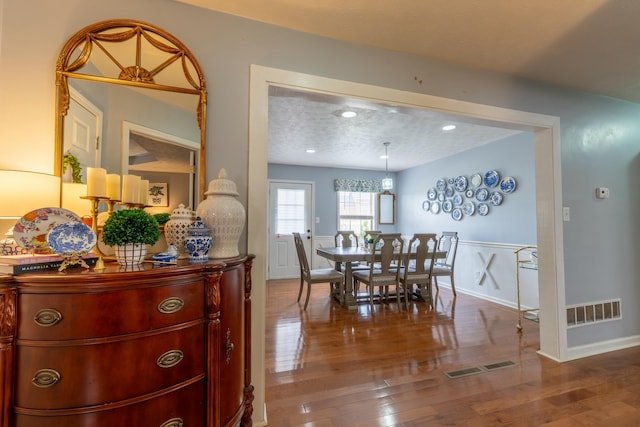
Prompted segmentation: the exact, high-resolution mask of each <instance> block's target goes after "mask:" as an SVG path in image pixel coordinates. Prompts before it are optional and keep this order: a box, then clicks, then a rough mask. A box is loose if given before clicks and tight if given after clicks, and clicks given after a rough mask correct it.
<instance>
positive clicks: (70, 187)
mask: <svg viewBox="0 0 640 427" xmlns="http://www.w3.org/2000/svg"><path fill="white" fill-rule="evenodd" d="M86 195H87V185H86V184H77V183H75V182H63V183H62V207H63V208H65V209H68V210H70V211H71V212H74V213H76V214H77V215H78V216H80V217H83V216H90V215H91V200H89V199H81V197H85V196H86Z"/></svg>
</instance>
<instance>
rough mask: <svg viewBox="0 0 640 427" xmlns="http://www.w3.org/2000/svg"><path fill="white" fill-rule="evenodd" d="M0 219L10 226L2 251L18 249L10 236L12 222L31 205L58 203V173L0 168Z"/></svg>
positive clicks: (12, 253) (13, 251)
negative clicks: (0, 201) (50, 173)
mask: <svg viewBox="0 0 640 427" xmlns="http://www.w3.org/2000/svg"><path fill="white" fill-rule="evenodd" d="M0 200H2V203H0V221H5V222H7V225H5V226H6V227H9V228H10V233H8V234H9V235H8V236H7V238H5V239H3V240H2V241H1V244H0V251H1V252H2V255H15V254H17V253H21V252H22V248H20V247H18V246H17V245H16V244H15V241H14V240H13V224H15V222H16V220H17V219H18V218H20V217H22V216H23V215H24V214H26V213H28V212H31V211H32V210H34V209H39V208H46V207H59V206H60V177H59V176H54V175H49V174H45V173H39V172H28V171H14V170H0Z"/></svg>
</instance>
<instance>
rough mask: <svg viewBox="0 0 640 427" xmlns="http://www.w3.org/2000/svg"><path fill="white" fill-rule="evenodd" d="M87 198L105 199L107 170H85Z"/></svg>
mask: <svg viewBox="0 0 640 427" xmlns="http://www.w3.org/2000/svg"><path fill="white" fill-rule="evenodd" d="M87 196H91V197H107V170H106V169H103V168H90V167H88V168H87Z"/></svg>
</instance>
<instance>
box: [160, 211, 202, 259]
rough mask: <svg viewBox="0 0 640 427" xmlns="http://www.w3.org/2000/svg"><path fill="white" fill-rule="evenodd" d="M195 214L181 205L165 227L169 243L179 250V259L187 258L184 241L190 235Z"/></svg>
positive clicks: (172, 213)
mask: <svg viewBox="0 0 640 427" xmlns="http://www.w3.org/2000/svg"><path fill="white" fill-rule="evenodd" d="M194 218H195V213H194V212H193V211H192V210H191V209H189V208H187V207H185V205H184V204H183V203H180V204H179V205H178V207H177V208H176V209H174V210H173V212H171V219H169V221H167V223H166V224H165V225H164V235H165V237H166V239H167V243H169V244H171V243H173V244H174V245H175V247H176V248H177V249H178V254H179V258H186V257H187V256H188V255H187V252H186V250H185V248H184V239H185V237H187V234H188V233H189V227H190V226H191V224H192V223H193V221H194Z"/></svg>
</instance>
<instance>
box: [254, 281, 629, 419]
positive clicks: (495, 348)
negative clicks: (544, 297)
mask: <svg viewBox="0 0 640 427" xmlns="http://www.w3.org/2000/svg"><path fill="white" fill-rule="evenodd" d="M297 292H298V280H297V279H294V280H277V281H268V282H267V314H266V359H265V362H266V363H265V368H266V403H267V419H268V421H269V425H270V426H277V427H297V426H318V427H343V426H345V427H346V426H349V427H354V426H356V427H360V426H361V427H365V426H366V427H370V426H394V427H422V426H430V427H431V426H465V427H467V426H472V427H473V426H482V427H485V426H542V425H546V426H591V425H598V426H602V425H605V424H607V425H611V426H616V427H617V426H625V425H629V426H638V425H640V348H631V349H627V350H622V351H617V352H611V353H607V354H604V355H599V356H594V357H590V358H586V359H580V360H576V361H572V362H566V363H556V362H554V361H552V360H549V359H546V358H543V357H541V356H540V355H538V354H537V350H538V345H539V341H538V340H539V338H538V324H537V323H534V322H529V321H527V322H525V323H524V325H523V326H524V332H523V334H518V333H517V332H516V327H515V325H516V312H515V310H512V309H509V308H506V307H503V306H500V305H497V304H493V303H490V302H487V301H483V300H480V299H477V298H474V297H471V296H468V295H465V294H458V296H457V298H454V297H453V295H452V294H451V292H450V291H448V290H447V289H445V288H444V287H442V288H441V289H440V291H439V292H438V293H437V294H435V304H434V307H430V306H429V305H427V304H425V303H423V302H412V303H411V304H410V306H409V309H408V310H404V309H403V308H400V309H398V306H397V304H396V303H395V302H390V303H382V304H376V305H375V306H374V309H373V310H371V308H370V307H369V305H368V303H367V302H364V303H362V304H359V306H358V309H357V310H352V311H349V310H346V309H343V308H342V307H340V306H339V305H338V304H337V303H336V302H335V301H333V300H331V299H330V298H329V297H328V286H327V287H324V286H315V287H313V289H312V295H311V300H310V302H309V306H308V308H307V310H302V304H300V303H298V302H296V300H295V299H296V296H297ZM507 361H509V362H513V365H511V366H506V367H503V368H501V369H495V370H486V369H485V368H484V366H485V365H491V364H497V363H501V362H507ZM473 367H479V368H480V370H481V372H480V373H478V374H475V375H470V376H463V377H459V378H454V379H451V378H449V377H447V376H446V375H445V372H448V371H454V370H460V369H466V368H473Z"/></svg>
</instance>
